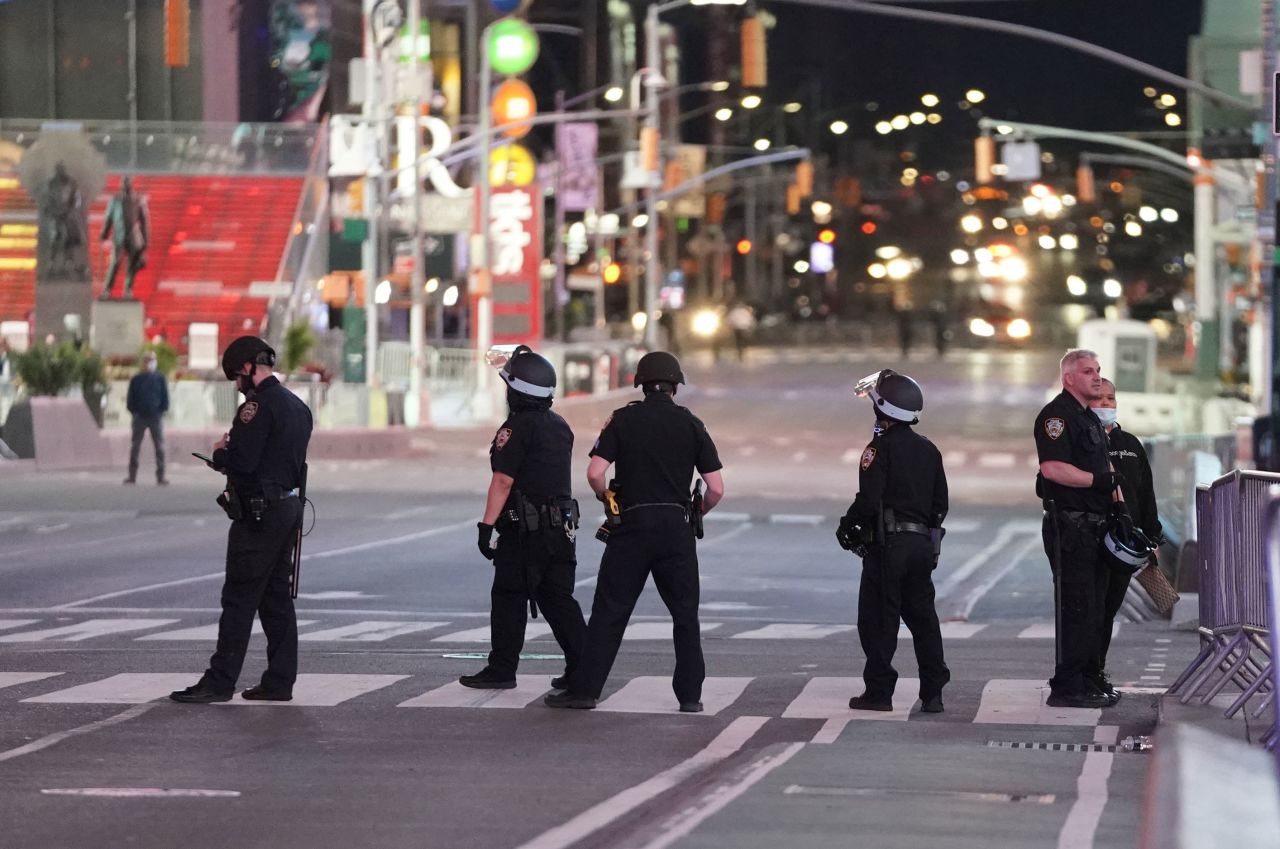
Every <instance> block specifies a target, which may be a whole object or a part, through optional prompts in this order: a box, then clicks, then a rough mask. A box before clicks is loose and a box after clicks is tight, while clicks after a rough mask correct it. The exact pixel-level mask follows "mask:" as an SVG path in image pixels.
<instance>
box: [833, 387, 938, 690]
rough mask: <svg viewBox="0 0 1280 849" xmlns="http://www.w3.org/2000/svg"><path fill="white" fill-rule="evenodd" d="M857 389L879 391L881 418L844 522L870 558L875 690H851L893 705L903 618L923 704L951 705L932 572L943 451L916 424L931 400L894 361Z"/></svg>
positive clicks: (863, 602)
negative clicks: (947, 702)
mask: <svg viewBox="0 0 1280 849" xmlns="http://www.w3.org/2000/svg"><path fill="white" fill-rule="evenodd" d="M854 394H856V395H858V396H859V397H869V398H870V399H871V403H872V406H873V407H875V413H876V424H875V433H874V435H873V437H872V439H871V443H870V444H869V445H867V447H866V448H865V449H864V450H863V452H862V461H861V464H860V467H859V468H860V471H859V475H858V495H857V497H856V498H855V499H854V501H853V504H852V505H850V507H849V510H848V512H847V513H846V514H845V516H844V518H843V519H841V520H840V527H839V528H838V530H837V531H836V539H837V540H838V541H839V543H840V545H841V547H842V548H845V549H846V550H849V551H853V552H855V553H857V554H859V555H861V556H862V557H863V563H862V581H861V583H860V585H859V589H858V640H859V642H860V643H861V644H862V651H863V654H865V655H866V658H867V662H866V666H865V668H864V670H863V673H862V680H863V684H864V685H865V691H864V692H863V693H862V695H860V696H854V697H853V698H851V699H850V700H849V707H851V708H853V709H854V710H874V711H889V710H893V690H894V686H895V685H896V684H897V681H898V673H897V672H896V671H895V670H894V668H893V655H894V652H895V651H896V649H897V646H898V624H899V620H901V621H902V622H905V623H906V625H907V628H909V629H910V630H911V636H912V638H913V640H914V643H915V652H916V663H917V664H918V666H919V668H920V702H921V710H923V711H924V712H925V713H941V712H942V710H943V706H942V688H943V687H944V686H946V684H947V682H948V681H950V680H951V672H950V671H949V670H948V669H947V664H946V662H945V661H944V660H943V656H942V630H941V628H940V627H939V625H938V613H937V611H936V610H935V609H934V604H933V601H934V588H933V577H932V573H933V570H934V568H935V567H936V566H937V565H938V553H939V550H940V546H941V542H942V535H943V533H944V532H943V530H942V520H943V519H944V518H946V515H947V507H948V503H947V475H946V472H945V471H943V468H942V454H941V453H940V452H939V451H938V449H937V447H936V446H935V445H934V444H933V443H932V442H930V441H929V440H928V439H925V438H924V437H923V436H921V435H920V434H918V433H916V432H915V431H914V430H912V429H911V426H912V425H914V424H916V423H917V422H919V421H920V413H921V411H922V410H923V409H924V394H923V393H922V392H921V391H920V386H919V384H917V383H916V382H915V381H914V380H912V379H911V378H909V377H907V376H906V375H905V374H898V373H897V372H894V371H892V370H890V369H884V370H883V371H880V372H877V373H875V374H872V375H868V376H867V377H865V378H863V379H862V380H861V381H859V382H858V384H857V386H855V387H854Z"/></svg>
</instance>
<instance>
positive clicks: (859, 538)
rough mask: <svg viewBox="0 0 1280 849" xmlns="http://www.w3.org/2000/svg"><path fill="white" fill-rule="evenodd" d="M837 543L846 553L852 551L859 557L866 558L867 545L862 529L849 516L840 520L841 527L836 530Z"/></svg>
mask: <svg viewBox="0 0 1280 849" xmlns="http://www.w3.org/2000/svg"><path fill="white" fill-rule="evenodd" d="M836 542H838V543H840V547H841V548H843V549H844V550H845V551H852V552H853V553H854V554H856V555H858V556H859V557H864V556H866V553H867V545H866V542H865V541H864V538H863V533H862V527H861V526H860V525H858V523H857V522H855V521H853V520H852V519H850V518H849V517H848V516H843V517H841V519H840V526H839V527H838V528H836Z"/></svg>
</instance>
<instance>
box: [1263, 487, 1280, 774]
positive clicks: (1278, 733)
mask: <svg viewBox="0 0 1280 849" xmlns="http://www.w3.org/2000/svg"><path fill="white" fill-rule="evenodd" d="M1262 533H1263V539H1264V540H1265V544H1266V550H1267V612H1268V613H1269V614H1270V615H1271V621H1272V622H1277V621H1280V486H1273V487H1271V489H1270V492H1269V494H1268V498H1267V519H1266V525H1265V526H1264V527H1263V530H1262ZM1271 657H1272V659H1273V663H1272V665H1271V705H1272V708H1273V711H1272V715H1273V718H1274V721H1273V722H1272V723H1271V728H1269V729H1268V730H1267V731H1266V733H1264V734H1263V735H1262V744H1263V745H1264V746H1266V747H1267V749H1268V750H1270V751H1271V752H1274V753H1275V754H1276V771H1277V773H1278V774H1280V699H1277V698H1275V694H1276V693H1277V692H1278V691H1280V664H1276V663H1274V659H1275V658H1277V657H1280V628H1272V629H1271Z"/></svg>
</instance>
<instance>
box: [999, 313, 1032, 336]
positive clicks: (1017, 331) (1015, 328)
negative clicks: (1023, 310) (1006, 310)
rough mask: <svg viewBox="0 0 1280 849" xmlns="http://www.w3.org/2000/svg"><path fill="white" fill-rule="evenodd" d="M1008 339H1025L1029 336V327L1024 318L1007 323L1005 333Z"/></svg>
mask: <svg viewBox="0 0 1280 849" xmlns="http://www.w3.org/2000/svg"><path fill="white" fill-rule="evenodd" d="M1005 332H1007V333H1008V334H1009V338H1010V339H1026V338H1027V337H1028V336H1030V335H1031V325H1030V323H1028V322H1027V320H1026V319H1025V318H1015V319H1014V320H1013V321H1011V322H1009V327H1008V328H1007V329H1006V331H1005Z"/></svg>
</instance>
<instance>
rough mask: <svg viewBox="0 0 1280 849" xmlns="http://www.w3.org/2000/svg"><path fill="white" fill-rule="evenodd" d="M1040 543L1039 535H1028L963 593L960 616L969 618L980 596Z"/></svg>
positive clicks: (987, 591)
mask: <svg viewBox="0 0 1280 849" xmlns="http://www.w3.org/2000/svg"><path fill="white" fill-rule="evenodd" d="M1040 544H1041V541H1040V538H1039V537H1037V536H1032V537H1030V538H1029V539H1027V541H1026V542H1024V543H1023V544H1022V545H1021V546H1019V547H1018V548H1017V549H1016V550H1015V551H1013V552H1012V553H1011V554H1009V555H1008V559H1007V560H1006V561H1005V562H1004V565H1003V566H1001V567H999V568H998V569H996V570H994V571H992V572H990V573H988V574H987V575H986V576H985V577H984V578H983V579H982V580H981V581H979V582H978V585H977V586H975V587H973V588H972V589H971V590H969V592H967V593H965V596H964V598H963V599H962V600H961V601H960V606H959V607H960V609H959V613H960V616H962V617H963V618H965V619H967V618H969V614H971V613H973V609H974V608H975V607H977V605H978V602H979V601H981V600H982V597H983V596H985V595H986V594H987V593H989V592H991V590H992V589H993V588H994V587H995V585H996V584H998V583H1000V582H1001V581H1002V580H1004V577H1005V576H1006V575H1008V574H1009V573H1010V572H1012V571H1013V570H1014V569H1015V568H1017V566H1018V564H1019V563H1021V562H1022V558H1024V557H1026V556H1027V553H1028V552H1030V551H1031V550H1032V549H1034V548H1036V547H1037V546H1039V545H1040Z"/></svg>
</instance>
